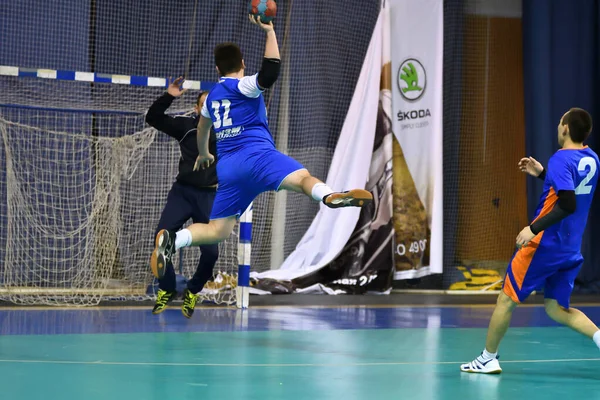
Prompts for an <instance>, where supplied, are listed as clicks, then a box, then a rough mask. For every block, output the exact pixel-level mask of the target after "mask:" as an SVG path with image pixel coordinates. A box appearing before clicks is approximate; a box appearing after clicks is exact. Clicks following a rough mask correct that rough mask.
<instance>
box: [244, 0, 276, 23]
mask: <svg viewBox="0 0 600 400" xmlns="http://www.w3.org/2000/svg"><path fill="white" fill-rule="evenodd" d="M249 9H250V10H249V12H250V14H252V15H254V16H257V17H260V20H261V21H262V22H264V23H269V22H271V21H273V18H275V14H277V4H275V1H273V0H250V7H249Z"/></svg>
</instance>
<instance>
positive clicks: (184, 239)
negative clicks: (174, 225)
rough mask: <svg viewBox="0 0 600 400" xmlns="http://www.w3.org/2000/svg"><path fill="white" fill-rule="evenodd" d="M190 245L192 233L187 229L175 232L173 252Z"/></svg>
mask: <svg viewBox="0 0 600 400" xmlns="http://www.w3.org/2000/svg"><path fill="white" fill-rule="evenodd" d="M190 244H192V232H190V230H189V229H182V230H180V231H179V232H177V236H176V237H175V250H179V249H180V248H182V247H187V246H189V245H190Z"/></svg>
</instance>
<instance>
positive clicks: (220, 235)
mask: <svg viewBox="0 0 600 400" xmlns="http://www.w3.org/2000/svg"><path fill="white" fill-rule="evenodd" d="M250 20H251V22H253V23H254V24H256V25H258V26H260V27H261V28H262V29H263V31H264V32H265V33H266V36H267V40H266V45H265V53H264V59H263V63H262V67H261V70H260V72H259V73H258V74H255V75H251V76H244V70H245V65H244V61H243V58H242V53H241V51H240V49H239V47H238V46H237V45H235V44H233V43H222V44H219V45H218V46H217V47H216V48H215V52H214V55H215V64H216V67H217V71H218V73H219V75H220V80H219V83H218V84H217V85H216V86H215V87H214V88H213V89H212V90H211V91H210V93H209V94H208V98H207V99H206V101H205V103H204V106H203V107H202V111H201V118H200V121H199V123H198V134H197V138H198V150H199V156H198V160H197V163H196V166H197V167H202V168H206V167H208V166H210V165H211V164H212V162H213V161H214V157H213V156H212V154H210V152H209V147H208V143H209V141H208V138H209V131H210V128H211V126H212V127H213V128H214V131H215V134H216V137H217V155H218V158H219V162H218V163H217V176H218V179H219V187H218V189H217V194H216V197H215V201H214V204H213V208H212V214H211V217H210V222H209V223H208V224H193V225H191V226H189V227H188V228H187V229H183V230H180V231H179V232H177V233H175V232H171V231H168V230H162V231H160V232H159V233H158V235H157V236H156V247H155V249H154V251H153V253H152V257H151V260H150V264H151V268H152V272H153V273H154V274H155V275H156V276H158V277H161V276H162V274H164V268H165V265H167V264H168V261H169V259H170V258H171V257H172V255H173V254H174V252H175V251H176V250H177V249H179V248H181V247H186V246H199V245H204V244H212V243H218V242H221V241H223V240H225V239H227V238H228V237H229V235H230V234H231V232H232V230H233V228H234V227H235V224H236V221H237V219H238V218H239V216H240V215H241V214H242V213H243V212H244V211H245V210H246V208H247V207H248V206H249V205H250V203H252V201H253V200H254V198H255V197H256V196H258V195H259V194H260V193H262V192H265V191H270V190H282V189H283V190H290V191H294V192H299V193H304V194H306V195H307V196H309V197H311V198H312V199H314V200H315V201H322V202H323V203H324V204H325V205H326V206H328V207H330V208H339V207H353V206H354V207H362V206H365V205H367V204H369V203H370V202H372V201H373V195H372V194H371V193H370V192H368V191H366V190H363V189H354V190H350V191H347V192H334V191H333V190H332V189H331V188H329V187H328V186H327V185H326V184H324V183H323V182H321V181H320V180H318V179H317V178H315V177H313V176H311V175H310V173H309V172H308V171H307V170H306V169H305V168H304V167H303V166H302V165H301V164H300V163H299V162H298V161H296V160H294V159H293V158H291V157H288V156H287V155H285V154H282V153H280V152H278V151H277V149H276V148H275V144H274V142H273V138H272V136H271V133H270V131H269V126H268V122H267V110H266V107H265V101H264V98H263V95H262V92H263V91H264V90H265V89H267V88H270V87H271V86H272V85H273V84H274V83H275V81H276V80H277V77H278V76H279V70H280V64H281V61H280V56H279V47H278V44H277V37H276V36H275V31H274V29H273V23H269V24H263V23H261V22H260V19H258V20H257V19H254V17H252V16H250Z"/></svg>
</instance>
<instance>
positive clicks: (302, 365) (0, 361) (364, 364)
mask: <svg viewBox="0 0 600 400" xmlns="http://www.w3.org/2000/svg"><path fill="white" fill-rule="evenodd" d="M595 361H600V358H565V359H543V360H504V361H502V364H535V363H561V362H563V363H576V362H595ZM466 362H468V361H399V362H356V363H351V362H350V363H297V364H295V363H290V364H220V363H167V362H128V361H103V360H98V361H73V360H11V359H0V364H54V365H107V366H141V367H146V366H148V367H219V368H314V367H384V366H390V367H393V366H404V365H460V364H464V363H466Z"/></svg>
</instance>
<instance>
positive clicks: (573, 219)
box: [535, 146, 600, 253]
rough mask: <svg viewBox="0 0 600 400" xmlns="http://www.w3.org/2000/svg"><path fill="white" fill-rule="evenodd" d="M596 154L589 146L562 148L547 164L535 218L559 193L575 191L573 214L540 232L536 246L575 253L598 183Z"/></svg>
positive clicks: (579, 245) (550, 205)
mask: <svg viewBox="0 0 600 400" xmlns="http://www.w3.org/2000/svg"><path fill="white" fill-rule="evenodd" d="M599 164H600V162H599V161H598V155H597V154H596V153H595V152H594V151H593V150H592V149H590V148H589V147H587V146H586V147H584V148H583V149H580V150H579V149H563V150H559V151H558V152H556V153H555V154H554V155H553V156H552V157H551V158H550V161H549V162H548V170H547V173H546V180H545V182H544V192H543V194H542V197H541V199H540V204H539V205H538V209H537V211H536V215H535V218H536V219H537V218H541V217H542V216H544V215H546V214H547V213H549V212H550V211H551V210H552V208H553V207H554V206H555V205H556V202H557V201H558V195H557V193H558V192H559V191H560V190H573V191H575V198H576V202H577V207H576V209H575V212H574V213H573V214H571V215H569V216H568V217H566V218H565V219H563V220H562V221H560V222H558V223H556V224H554V225H553V226H551V227H549V228H548V229H546V230H545V231H544V232H543V233H542V237H541V240H540V246H544V247H545V246H549V247H552V248H553V249H554V250H555V251H558V252H560V253H574V252H577V253H579V252H580V251H581V241H582V239H583V232H584V230H585V225H586V223H587V218H588V214H589V211H590V206H591V204H592V198H593V196H594V191H595V190H596V185H597V183H598V166H599Z"/></svg>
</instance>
